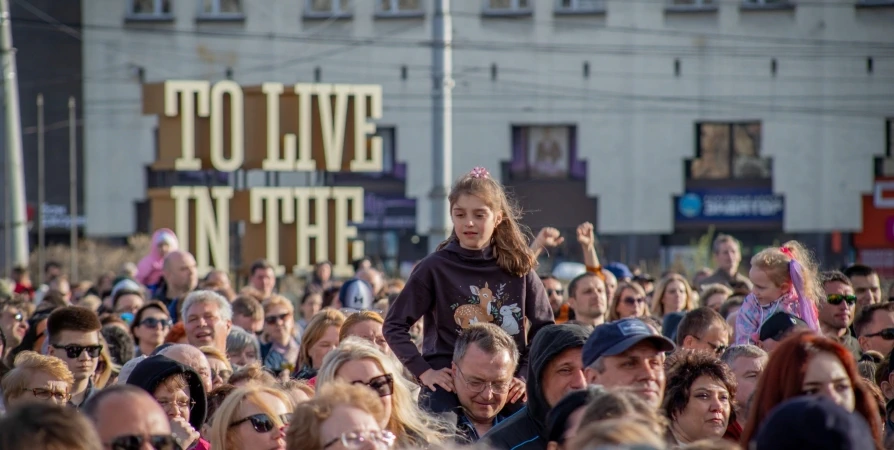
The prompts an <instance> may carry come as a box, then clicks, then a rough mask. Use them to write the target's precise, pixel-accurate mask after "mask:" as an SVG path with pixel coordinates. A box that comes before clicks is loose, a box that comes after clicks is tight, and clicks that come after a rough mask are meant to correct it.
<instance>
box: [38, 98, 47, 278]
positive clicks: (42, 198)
mask: <svg viewBox="0 0 894 450" xmlns="http://www.w3.org/2000/svg"><path fill="white" fill-rule="evenodd" d="M43 107H44V105H43V94H37V212H36V213H35V216H36V218H35V221H36V222H37V267H38V269H37V285H38V286H40V285H42V284H43V282H44V280H43V267H44V265H45V264H46V263H47V261H46V260H47V255H46V246H47V242H46V224H45V223H44V221H43V204H44V203H45V202H46V186H45V184H46V179H45V178H46V172H45V167H46V161H45V158H46V148H45V146H46V143H45V140H44V139H45V136H44V132H45V130H44V123H43V120H44V117H43V116H44V110H43Z"/></svg>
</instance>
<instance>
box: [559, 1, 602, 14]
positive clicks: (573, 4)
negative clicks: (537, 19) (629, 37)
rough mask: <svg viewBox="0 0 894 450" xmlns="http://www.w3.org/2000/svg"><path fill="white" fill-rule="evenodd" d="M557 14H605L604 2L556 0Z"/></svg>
mask: <svg viewBox="0 0 894 450" xmlns="http://www.w3.org/2000/svg"><path fill="white" fill-rule="evenodd" d="M556 12H557V13H572V14H573V13H581V14H584V13H596V12H605V0H556Z"/></svg>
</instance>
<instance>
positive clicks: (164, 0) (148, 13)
mask: <svg viewBox="0 0 894 450" xmlns="http://www.w3.org/2000/svg"><path fill="white" fill-rule="evenodd" d="M127 18H128V19H137V20H140V19H142V20H170V19H173V15H172V14H171V0H130V6H129V9H128V11H127Z"/></svg>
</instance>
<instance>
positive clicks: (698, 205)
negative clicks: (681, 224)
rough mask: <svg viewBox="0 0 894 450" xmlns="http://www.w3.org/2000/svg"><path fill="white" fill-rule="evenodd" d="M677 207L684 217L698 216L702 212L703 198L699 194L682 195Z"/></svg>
mask: <svg viewBox="0 0 894 450" xmlns="http://www.w3.org/2000/svg"><path fill="white" fill-rule="evenodd" d="M677 209H678V210H679V211H680V214H682V215H683V217H689V218H693V217H697V216H698V215H699V214H701V213H702V198H701V197H700V196H699V195H698V194H691V193H690V194H686V195H684V196H682V197H680V200H679V202H677Z"/></svg>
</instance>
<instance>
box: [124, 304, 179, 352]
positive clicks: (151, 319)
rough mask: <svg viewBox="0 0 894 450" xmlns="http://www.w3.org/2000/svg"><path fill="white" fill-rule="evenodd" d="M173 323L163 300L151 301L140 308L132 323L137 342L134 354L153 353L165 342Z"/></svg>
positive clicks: (131, 326)
mask: <svg viewBox="0 0 894 450" xmlns="http://www.w3.org/2000/svg"><path fill="white" fill-rule="evenodd" d="M171 325H172V324H171V316H170V315H169V314H168V308H166V307H165V305H164V304H162V303H161V302H158V301H153V302H149V303H146V304H145V305H143V307H142V308H140V309H138V310H137V313H136V314H134V318H133V323H131V324H130V333H131V334H132V335H133V340H134V343H136V348H135V349H134V350H135V351H134V353H135V355H134V356H142V355H151V354H152V352H153V351H154V350H155V348H156V347H158V346H159V345H161V344H163V343H164V342H165V337H167V336H168V332H169V331H171Z"/></svg>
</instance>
